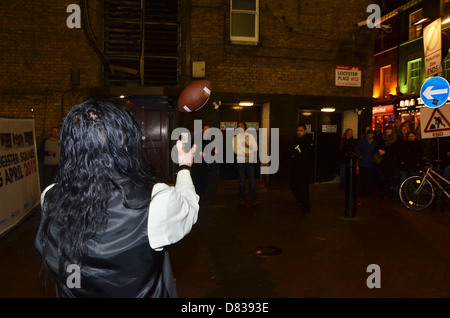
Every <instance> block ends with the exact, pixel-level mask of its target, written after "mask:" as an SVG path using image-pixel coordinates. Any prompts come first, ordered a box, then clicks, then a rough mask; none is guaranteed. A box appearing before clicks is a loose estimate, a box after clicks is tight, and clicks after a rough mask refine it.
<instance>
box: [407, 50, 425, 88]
mask: <svg viewBox="0 0 450 318" xmlns="http://www.w3.org/2000/svg"><path fill="white" fill-rule="evenodd" d="M417 62H418V63H419V64H418V66H417V68H414V69H413V63H417ZM413 70H418V71H419V75H418V76H411V72H412V71H413ZM422 76H423V72H422V58H417V59H414V60H411V61H409V62H408V94H419V93H420V88H421V79H422ZM413 79H417V81H418V83H417V84H415V85H414V86H417V87H415V89H416V90H415V91H413V83H412V81H413Z"/></svg>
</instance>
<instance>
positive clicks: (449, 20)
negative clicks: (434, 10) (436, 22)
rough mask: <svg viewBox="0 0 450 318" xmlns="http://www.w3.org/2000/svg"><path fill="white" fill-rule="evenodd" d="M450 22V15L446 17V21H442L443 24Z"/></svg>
mask: <svg viewBox="0 0 450 318" xmlns="http://www.w3.org/2000/svg"><path fill="white" fill-rule="evenodd" d="M449 22H450V17H448V18H447V19H445V20H444V21H442V23H441V24H446V23H449Z"/></svg>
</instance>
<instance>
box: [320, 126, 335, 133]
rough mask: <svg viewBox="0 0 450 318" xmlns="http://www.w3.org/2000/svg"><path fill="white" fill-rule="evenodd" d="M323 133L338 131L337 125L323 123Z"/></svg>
mask: <svg viewBox="0 0 450 318" xmlns="http://www.w3.org/2000/svg"><path fill="white" fill-rule="evenodd" d="M322 132H323V133H337V125H322Z"/></svg>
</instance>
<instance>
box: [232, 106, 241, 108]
mask: <svg viewBox="0 0 450 318" xmlns="http://www.w3.org/2000/svg"><path fill="white" fill-rule="evenodd" d="M231 108H233V109H242V107H239V106H233V107H231Z"/></svg>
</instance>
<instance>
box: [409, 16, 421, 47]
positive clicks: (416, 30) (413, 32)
mask: <svg viewBox="0 0 450 318" xmlns="http://www.w3.org/2000/svg"><path fill="white" fill-rule="evenodd" d="M420 19H422V9H420V10H418V11H416V12H414V13H411V14H410V15H409V40H414V39H417V38H418V37H421V36H422V24H418V25H414V23H416V22H417V21H419V20H420Z"/></svg>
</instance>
